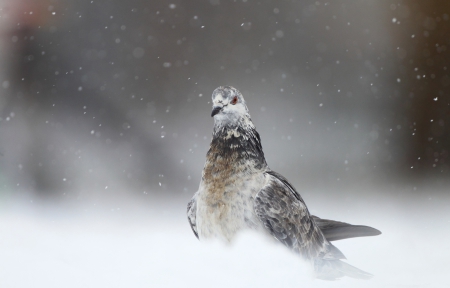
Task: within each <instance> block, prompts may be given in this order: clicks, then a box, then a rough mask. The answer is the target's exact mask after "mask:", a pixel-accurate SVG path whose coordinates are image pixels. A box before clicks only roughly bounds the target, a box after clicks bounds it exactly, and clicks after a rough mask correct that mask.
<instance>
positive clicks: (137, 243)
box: [0, 189, 450, 288]
mask: <svg viewBox="0 0 450 288" xmlns="http://www.w3.org/2000/svg"><path fill="white" fill-rule="evenodd" d="M371 192H374V191H371ZM443 192H444V193H443ZM445 192H446V191H442V190H439V191H438V190H432V191H429V192H427V193H422V194H421V195H422V196H415V197H408V199H409V200H408V201H404V200H402V199H405V195H404V193H403V192H402V190H401V189H397V190H395V191H393V192H392V191H384V192H383V193H381V194H380V193H378V194H376V193H367V195H372V196H367V197H366V196H365V197H363V198H358V197H355V199H354V200H353V201H350V202H349V200H345V203H344V202H342V203H344V204H342V205H336V204H339V200H338V199H340V198H339V197H337V196H334V197H332V196H330V197H328V198H327V199H328V200H327V201H326V202H324V199H321V198H320V197H313V196H309V198H310V199H311V201H310V203H308V204H309V206H310V208H311V210H312V211H313V213H317V214H318V215H320V216H322V217H324V218H326V217H328V218H334V219H336V220H342V221H348V222H352V223H355V224H368V225H371V226H373V227H376V228H378V229H380V230H381V231H382V232H383V234H382V235H380V236H377V237H370V238H357V239H352V240H343V241H338V242H334V243H335V244H336V246H337V247H338V248H339V249H340V250H341V251H343V253H344V254H345V255H346V256H347V258H348V263H350V264H352V265H354V266H356V267H358V268H360V269H363V270H365V271H368V272H370V273H372V274H374V275H375V277H374V278H373V279H371V280H369V281H362V280H353V279H349V278H344V279H341V280H339V281H335V282H326V281H322V280H314V279H312V278H311V276H310V271H309V268H308V267H307V266H305V264H304V263H302V262H301V261H300V260H299V259H298V258H297V257H296V256H294V255H292V254H291V253H289V252H288V251H287V250H286V249H284V247H282V246H281V245H276V244H274V243H272V242H270V241H266V240H263V239H260V238H259V237H258V235H254V234H251V233H249V234H244V235H242V236H241V237H240V238H239V239H238V241H237V243H236V244H235V245H233V246H231V247H227V246H224V245H222V244H220V243H200V242H199V241H197V240H196V238H195V237H194V235H193V234H192V232H191V231H190V227H189V225H188V223H187V221H186V218H185V214H184V213H185V200H186V197H179V198H176V199H160V200H155V201H150V202H148V203H147V202H145V203H142V202H141V203H136V202H135V201H131V200H124V201H117V202H118V203H120V207H117V206H118V205H116V206H113V204H103V206H101V205H98V204H97V205H94V203H91V202H87V203H83V204H77V205H75V206H74V205H68V204H65V203H58V204H50V203H37V202H36V201H34V202H33V203H27V204H24V202H23V201H13V200H10V201H7V202H3V203H2V205H1V206H0V231H1V234H0V286H1V287H18V288H19V287H20V288H21V287H48V288H51V287H55V288H56V287H450V280H449V278H448V276H447V274H448V269H449V267H450V248H449V247H450V246H449V245H448V243H447V242H448V241H447V240H448V239H449V236H450V209H449V203H450V201H449V198H450V197H449V196H448V195H446V194H448V193H445ZM425 194H426V196H424V195H425ZM324 195H325V194H324ZM380 195H381V196H380ZM362 199H364V200H362ZM320 203H322V205H320ZM324 203H326V204H324ZM116 204H117V203H116ZM312 206H315V208H316V209H314V208H312ZM349 207H353V208H351V209H350V208H349ZM118 208H120V209H118ZM317 208H320V210H318V209H317ZM324 214H325V215H324ZM338 216H339V217H338Z"/></svg>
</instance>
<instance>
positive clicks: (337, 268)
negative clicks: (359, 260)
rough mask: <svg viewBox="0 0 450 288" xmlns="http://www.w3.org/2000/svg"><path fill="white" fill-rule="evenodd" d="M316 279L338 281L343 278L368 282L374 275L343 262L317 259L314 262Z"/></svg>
mask: <svg viewBox="0 0 450 288" xmlns="http://www.w3.org/2000/svg"><path fill="white" fill-rule="evenodd" d="M314 272H315V274H316V277H317V278H319V279H322V280H330V281H331V280H337V279H339V278H341V277H343V276H348V277H351V278H356V279H363V280H368V279H370V278H372V277H373V275H372V274H370V273H367V272H365V271H362V270H360V269H358V268H356V267H353V266H352V265H350V264H347V263H345V262H343V261H341V260H328V259H316V260H315V261H314Z"/></svg>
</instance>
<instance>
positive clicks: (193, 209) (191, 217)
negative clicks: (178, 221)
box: [187, 194, 198, 239]
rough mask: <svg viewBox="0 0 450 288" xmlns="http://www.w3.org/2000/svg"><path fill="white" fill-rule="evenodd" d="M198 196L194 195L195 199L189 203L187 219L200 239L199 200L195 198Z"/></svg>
mask: <svg viewBox="0 0 450 288" xmlns="http://www.w3.org/2000/svg"><path fill="white" fill-rule="evenodd" d="M196 195H197V194H195V195H194V197H193V198H192V199H191V201H189V203H188V205H187V218H188V221H189V224H190V225H191V228H192V232H194V234H195V237H197V239H198V232H197V221H196V218H197V198H196V197H195V196H196Z"/></svg>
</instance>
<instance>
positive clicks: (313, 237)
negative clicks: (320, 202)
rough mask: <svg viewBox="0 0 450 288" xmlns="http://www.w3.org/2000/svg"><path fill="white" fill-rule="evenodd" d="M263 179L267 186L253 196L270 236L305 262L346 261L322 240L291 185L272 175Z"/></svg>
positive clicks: (276, 175)
mask: <svg viewBox="0 0 450 288" xmlns="http://www.w3.org/2000/svg"><path fill="white" fill-rule="evenodd" d="M266 176H267V177H269V181H268V183H267V184H266V185H265V186H264V187H263V188H262V189H261V191H259V192H258V194H257V195H256V197H255V212H256V215H257V216H258V218H259V219H260V220H261V222H262V223H263V225H264V227H265V228H266V229H267V230H268V231H269V232H270V233H271V234H272V236H274V237H275V238H276V239H278V240H279V241H280V242H281V243H283V244H284V245H286V246H288V247H289V248H291V249H292V250H293V251H295V252H297V253H299V254H301V255H302V256H303V257H304V258H306V259H314V258H316V257H325V258H333V259H342V258H345V257H344V255H343V254H342V253H341V252H340V251H339V250H338V249H337V248H336V247H334V246H332V245H331V244H330V243H329V242H328V241H327V240H326V239H325V237H324V236H323V234H322V232H321V231H320V229H319V227H317V225H316V224H315V223H314V221H313V220H312V218H311V217H310V214H309V212H308V209H307V208H306V205H305V203H304V202H303V200H302V198H301V197H300V195H299V194H298V193H297V192H296V191H295V190H294V188H293V187H292V185H290V184H289V182H287V180H286V179H285V178H284V177H283V176H281V175H279V174H277V173H275V172H272V171H271V172H268V173H267V174H266Z"/></svg>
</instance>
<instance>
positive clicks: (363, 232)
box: [312, 216, 381, 241]
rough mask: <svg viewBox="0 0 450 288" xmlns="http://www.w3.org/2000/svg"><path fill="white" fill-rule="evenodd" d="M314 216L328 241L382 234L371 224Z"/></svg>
mask: <svg viewBox="0 0 450 288" xmlns="http://www.w3.org/2000/svg"><path fill="white" fill-rule="evenodd" d="M312 218H313V219H314V222H315V223H316V224H317V226H319V228H320V230H322V233H323V235H324V236H325V238H326V239H327V240H328V241H336V240H341V239H347V238H355V237H366V236H376V235H380V234H381V231H379V230H377V229H375V228H372V227H369V226H363V225H352V224H349V223H345V222H339V221H334V220H328V219H321V218H319V217H317V216H312Z"/></svg>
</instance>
